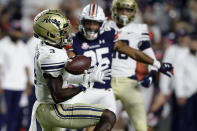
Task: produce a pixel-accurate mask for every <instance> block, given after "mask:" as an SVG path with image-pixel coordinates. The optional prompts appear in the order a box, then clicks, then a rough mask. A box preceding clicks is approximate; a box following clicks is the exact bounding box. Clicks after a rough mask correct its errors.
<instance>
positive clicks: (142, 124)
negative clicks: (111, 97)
mask: <svg viewBox="0 0 197 131" xmlns="http://www.w3.org/2000/svg"><path fill="white" fill-rule="evenodd" d="M136 9H137V3H136V2H135V0H113V3H112V17H113V21H109V22H108V24H109V25H110V26H111V27H113V28H115V29H117V30H118V32H119V33H120V34H119V40H121V41H123V42H125V43H127V44H128V45H129V46H130V47H132V48H134V49H137V50H140V51H142V52H143V53H145V54H146V55H148V56H150V57H151V58H153V59H154V60H156V58H155V55H154V53H153V50H152V48H151V46H150V39H149V32H148V27H147V25H146V24H136V23H133V21H134V18H135V15H136ZM164 66H165V63H164ZM150 70H156V69H154V68H153V67H150ZM135 72H136V61H135V60H133V59H131V58H130V57H128V56H127V55H125V54H122V53H119V52H116V53H115V55H114V57H113V61H112V88H113V90H114V93H115V97H116V98H117V99H119V100H120V101H121V102H122V104H123V106H124V109H125V110H126V112H127V113H128V116H129V118H130V120H131V122H132V125H133V126H134V128H135V129H136V131H147V122H146V112H145V107H144V102H143V98H142V95H141V91H140V89H139V88H138V84H139V83H138V81H137V77H136V74H135ZM154 72H155V71H151V73H150V74H149V75H148V76H146V77H145V78H144V79H143V80H142V81H140V84H141V85H143V86H145V87H148V86H149V85H150V84H151V82H152V79H153V75H154ZM166 75H171V74H166Z"/></svg>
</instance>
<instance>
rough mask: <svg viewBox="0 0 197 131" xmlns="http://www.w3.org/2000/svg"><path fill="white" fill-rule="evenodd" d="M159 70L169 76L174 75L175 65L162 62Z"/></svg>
mask: <svg viewBox="0 0 197 131" xmlns="http://www.w3.org/2000/svg"><path fill="white" fill-rule="evenodd" d="M159 71H160V72H161V73H163V74H165V75H167V76H169V77H171V76H172V75H174V67H173V66H172V64H171V63H162V64H161V67H160V68H159Z"/></svg>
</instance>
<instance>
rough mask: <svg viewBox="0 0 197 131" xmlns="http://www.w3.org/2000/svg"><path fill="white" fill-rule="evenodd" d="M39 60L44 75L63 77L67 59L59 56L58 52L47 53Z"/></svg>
mask: <svg viewBox="0 0 197 131" xmlns="http://www.w3.org/2000/svg"><path fill="white" fill-rule="evenodd" d="M65 53H66V52H65ZM63 57H65V56H63ZM38 60H39V65H40V68H41V71H42V73H43V74H44V73H46V74H50V75H51V76H53V77H58V76H59V75H63V72H64V70H65V68H64V67H65V60H66V57H65V58H62V56H61V55H58V52H55V53H50V52H49V51H48V52H46V53H43V54H40V56H39V59H38Z"/></svg>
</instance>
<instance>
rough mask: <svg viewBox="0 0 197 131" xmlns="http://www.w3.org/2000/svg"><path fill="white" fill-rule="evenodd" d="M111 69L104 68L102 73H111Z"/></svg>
mask: <svg viewBox="0 0 197 131" xmlns="http://www.w3.org/2000/svg"><path fill="white" fill-rule="evenodd" d="M111 71H112V70H111V69H107V70H104V71H103V73H105V74H106V73H111Z"/></svg>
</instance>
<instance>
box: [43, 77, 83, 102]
mask: <svg viewBox="0 0 197 131" xmlns="http://www.w3.org/2000/svg"><path fill="white" fill-rule="evenodd" d="M44 77H45V79H46V81H47V86H48V88H49V89H50V92H51V96H52V98H53V100H54V102H55V103H60V102H63V101H66V100H68V99H70V98H72V97H73V96H75V95H77V94H78V93H80V92H81V91H83V90H84V88H85V87H83V86H79V87H75V88H62V85H63V78H62V76H58V77H52V76H51V75H49V74H44Z"/></svg>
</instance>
